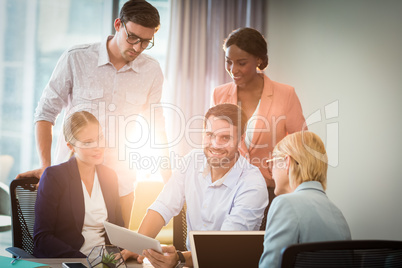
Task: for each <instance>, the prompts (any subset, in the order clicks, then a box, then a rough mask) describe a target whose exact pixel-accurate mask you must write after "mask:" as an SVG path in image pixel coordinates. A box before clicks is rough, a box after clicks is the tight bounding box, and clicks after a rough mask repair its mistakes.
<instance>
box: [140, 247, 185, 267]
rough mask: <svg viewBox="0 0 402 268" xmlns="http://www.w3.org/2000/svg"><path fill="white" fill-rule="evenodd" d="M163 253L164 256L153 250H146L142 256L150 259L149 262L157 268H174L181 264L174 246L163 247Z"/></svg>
mask: <svg viewBox="0 0 402 268" xmlns="http://www.w3.org/2000/svg"><path fill="white" fill-rule="evenodd" d="M162 251H163V253H164V254H161V253H159V252H156V251H154V250H152V249H148V250H144V251H143V252H142V255H144V256H145V257H146V258H148V260H149V262H150V263H151V264H152V265H153V266H154V267H155V268H174V267H176V265H177V263H178V262H179V256H178V255H177V252H176V248H175V247H174V246H163V247H162Z"/></svg>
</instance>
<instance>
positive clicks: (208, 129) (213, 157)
mask: <svg viewBox="0 0 402 268" xmlns="http://www.w3.org/2000/svg"><path fill="white" fill-rule="evenodd" d="M238 144H239V137H238V130H237V127H236V126H233V125H232V124H230V123H229V122H228V121H227V120H224V119H220V118H219V117H215V116H210V117H209V118H208V119H207V121H206V124H205V129H204V136H203V147H204V154H205V156H206V158H207V161H208V164H209V165H210V166H211V167H212V168H225V169H227V168H230V167H232V166H233V165H234V164H235V163H236V160H237V156H238Z"/></svg>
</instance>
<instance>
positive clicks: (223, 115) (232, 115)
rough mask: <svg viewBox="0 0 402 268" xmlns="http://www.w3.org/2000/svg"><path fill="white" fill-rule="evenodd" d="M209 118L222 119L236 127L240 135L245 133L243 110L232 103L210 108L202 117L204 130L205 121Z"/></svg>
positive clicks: (245, 119) (245, 120)
mask: <svg viewBox="0 0 402 268" xmlns="http://www.w3.org/2000/svg"><path fill="white" fill-rule="evenodd" d="M210 116H215V117H217V118H219V119H223V120H226V121H228V122H229V124H231V125H233V126H235V127H238V129H239V130H240V135H239V138H240V136H241V135H243V133H244V132H245V131H246V124H247V120H248V118H247V115H246V113H245V112H244V111H243V109H242V108H241V107H240V106H238V105H236V104H232V103H221V104H218V105H215V106H213V107H211V108H210V109H209V110H208V111H207V113H206V114H205V117H204V128H205V126H206V125H207V120H208V118H209V117H210Z"/></svg>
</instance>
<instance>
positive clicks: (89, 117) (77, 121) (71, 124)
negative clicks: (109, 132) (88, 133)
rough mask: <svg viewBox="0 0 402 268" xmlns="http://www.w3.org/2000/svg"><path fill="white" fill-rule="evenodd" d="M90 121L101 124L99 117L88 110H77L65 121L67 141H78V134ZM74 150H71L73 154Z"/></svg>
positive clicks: (64, 132) (64, 128) (64, 127)
mask: <svg viewBox="0 0 402 268" xmlns="http://www.w3.org/2000/svg"><path fill="white" fill-rule="evenodd" d="M89 123H95V124H98V125H99V121H98V119H96V117H95V116H94V115H93V114H91V113H90V112H87V111H79V112H75V113H73V114H72V115H70V116H69V117H67V119H66V120H65V121H64V125H63V134H64V139H65V140H66V142H68V143H70V144H73V145H74V143H75V142H76V141H77V138H76V136H77V134H78V133H79V132H80V131H81V130H82V129H83V128H84V127H86V126H87V125H88V124H89ZM73 154H74V152H71V155H70V157H71V156H73Z"/></svg>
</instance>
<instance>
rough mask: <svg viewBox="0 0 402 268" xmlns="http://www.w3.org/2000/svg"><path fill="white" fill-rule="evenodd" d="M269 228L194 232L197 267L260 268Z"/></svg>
mask: <svg viewBox="0 0 402 268" xmlns="http://www.w3.org/2000/svg"><path fill="white" fill-rule="evenodd" d="M264 234H265V231H191V232H190V234H189V235H190V245H191V255H192V258H193V264H194V267H195V268H215V267H216V268H218V267H219V268H222V267H231V268H236V267H241V268H244V267H247V268H253V267H256V268H258V262H259V261H260V258H261V255H262V252H263V250H264Z"/></svg>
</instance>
